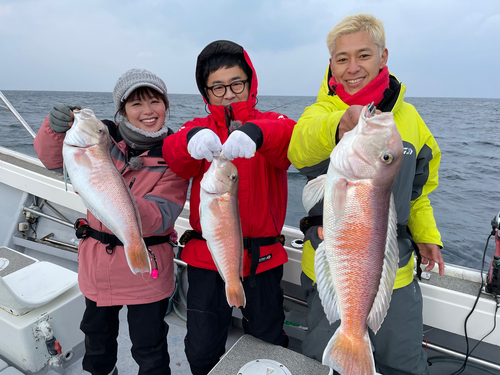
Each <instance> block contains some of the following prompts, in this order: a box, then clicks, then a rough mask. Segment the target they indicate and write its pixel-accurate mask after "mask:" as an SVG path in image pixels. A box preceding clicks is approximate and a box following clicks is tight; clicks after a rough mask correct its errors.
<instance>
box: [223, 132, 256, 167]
mask: <svg viewBox="0 0 500 375" xmlns="http://www.w3.org/2000/svg"><path fill="white" fill-rule="evenodd" d="M256 148H257V145H256V144H255V142H254V141H253V139H252V138H250V137H249V136H248V135H246V134H245V133H244V132H242V131H239V130H235V131H233V132H232V133H231V134H230V135H229V138H228V139H227V141H226V142H225V143H224V145H223V146H222V154H223V155H224V157H225V158H226V159H229V160H233V159H236V158H247V159H250V158H251V157H253V156H254V155H255V150H256Z"/></svg>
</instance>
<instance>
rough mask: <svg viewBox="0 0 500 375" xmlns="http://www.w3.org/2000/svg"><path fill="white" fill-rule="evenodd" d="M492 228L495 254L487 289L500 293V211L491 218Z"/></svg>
mask: <svg viewBox="0 0 500 375" xmlns="http://www.w3.org/2000/svg"><path fill="white" fill-rule="evenodd" d="M491 228H492V229H493V233H494V234H495V246H496V250H495V255H493V259H492V260H491V265H490V270H489V272H488V278H487V283H486V286H485V291H486V292H487V293H492V294H495V295H500V212H499V213H498V214H497V215H496V216H495V217H494V218H493V220H491Z"/></svg>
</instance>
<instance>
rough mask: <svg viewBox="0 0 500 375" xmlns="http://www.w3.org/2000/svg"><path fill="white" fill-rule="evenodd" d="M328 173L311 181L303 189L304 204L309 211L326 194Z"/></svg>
mask: <svg viewBox="0 0 500 375" xmlns="http://www.w3.org/2000/svg"><path fill="white" fill-rule="evenodd" d="M325 183H326V174H323V175H321V176H318V177H316V178H315V179H314V180H311V181H309V182H308V183H307V184H306V186H304V190H303V191H302V204H303V205H304V208H305V209H306V211H307V212H309V211H310V210H311V208H313V207H314V205H315V204H316V203H318V202H319V201H321V200H322V199H323V197H324V196H325Z"/></svg>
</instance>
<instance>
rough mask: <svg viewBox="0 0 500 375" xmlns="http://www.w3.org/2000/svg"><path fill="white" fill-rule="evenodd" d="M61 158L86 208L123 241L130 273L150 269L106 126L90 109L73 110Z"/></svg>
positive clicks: (135, 211)
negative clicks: (115, 161) (115, 162)
mask: <svg viewBox="0 0 500 375" xmlns="http://www.w3.org/2000/svg"><path fill="white" fill-rule="evenodd" d="M73 113H74V115H75V121H74V124H73V126H72V127H71V128H70V129H69V130H68V131H67V132H66V136H65V138H64V144H63V158H64V165H65V168H66V171H67V173H68V175H69V177H70V179H71V183H72V184H73V188H74V190H75V192H76V193H78V194H79V195H80V197H81V198H82V201H83V203H84V204H85V206H86V207H87V209H88V210H89V211H90V212H91V213H92V214H93V215H94V216H95V217H96V218H97V219H98V220H99V221H100V222H101V223H103V224H104V225H105V226H106V227H107V228H108V229H109V230H111V232H113V233H114V234H115V235H116V237H118V239H119V240H120V241H121V242H122V243H123V246H124V249H125V255H126V258H127V262H128V265H129V267H130V269H131V271H132V272H133V273H134V274H137V273H149V272H151V261H150V259H149V254H148V250H147V248H146V244H145V243H144V240H143V238H142V226H141V218H140V216H139V211H138V209H137V205H136V203H135V199H134V197H133V195H132V193H131V191H130V189H129V187H128V186H127V184H126V183H125V180H124V179H123V177H122V175H121V174H120V172H119V171H118V170H117V169H116V167H115V165H114V163H113V160H112V159H111V155H110V138H109V132H108V129H107V127H106V126H105V125H104V124H103V123H102V122H101V121H99V120H98V119H97V118H96V117H95V115H94V112H93V111H92V110H90V109H82V110H81V111H74V112H73Z"/></svg>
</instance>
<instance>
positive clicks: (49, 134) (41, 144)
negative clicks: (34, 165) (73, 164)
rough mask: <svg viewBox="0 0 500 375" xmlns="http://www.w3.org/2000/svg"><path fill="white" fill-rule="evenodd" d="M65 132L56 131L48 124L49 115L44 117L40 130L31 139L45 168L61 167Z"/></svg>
mask: <svg viewBox="0 0 500 375" xmlns="http://www.w3.org/2000/svg"><path fill="white" fill-rule="evenodd" d="M65 136H66V133H56V132H55V131H53V130H52V129H51V128H50V126H49V116H47V117H45V121H44V122H43V124H42V126H41V128H40V130H38V133H37V135H36V137H35V140H34V141H33V147H34V148H35V152H36V154H37V155H38V158H39V159H40V161H41V162H42V163H43V164H44V165H45V167H47V169H51V170H54V169H61V168H62V167H63V155H62V147H63V142H64V137H65Z"/></svg>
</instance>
